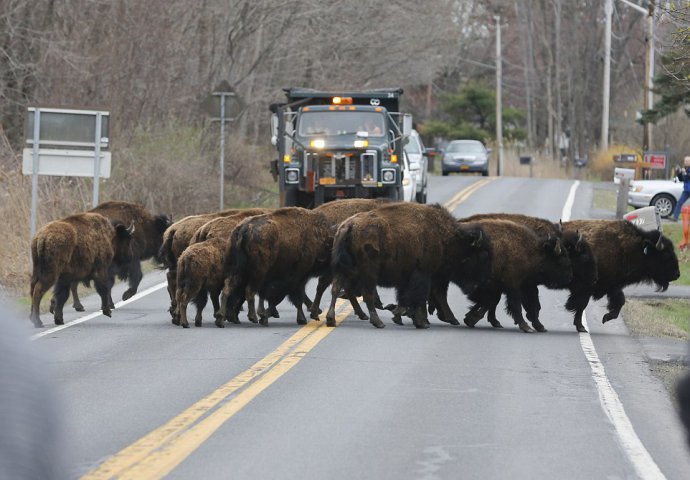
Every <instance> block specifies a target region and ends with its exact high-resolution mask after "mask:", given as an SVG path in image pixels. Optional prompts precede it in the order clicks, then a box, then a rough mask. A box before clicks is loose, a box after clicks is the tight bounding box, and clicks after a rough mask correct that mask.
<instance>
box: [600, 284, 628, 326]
mask: <svg viewBox="0 0 690 480" xmlns="http://www.w3.org/2000/svg"><path fill="white" fill-rule="evenodd" d="M606 296H607V297H608V300H609V301H608V304H607V305H606V307H607V308H608V309H609V311H608V312H606V313H605V314H604V316H603V318H602V319H601V323H606V322H608V321H609V320H613V319H614V318H618V314H619V313H621V308H623V305H625V295H624V294H623V290H621V289H616V290H611V291H609V293H608V294H607V295H606Z"/></svg>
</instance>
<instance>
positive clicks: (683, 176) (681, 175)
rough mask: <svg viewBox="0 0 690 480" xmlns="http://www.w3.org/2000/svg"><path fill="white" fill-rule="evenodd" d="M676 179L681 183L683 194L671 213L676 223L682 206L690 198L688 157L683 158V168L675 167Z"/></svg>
mask: <svg viewBox="0 0 690 480" xmlns="http://www.w3.org/2000/svg"><path fill="white" fill-rule="evenodd" d="M676 177H677V178H678V180H680V181H681V182H683V193H682V194H681V195H680V200H678V203H677V204H676V209H675V210H674V211H673V220H674V221H676V222H677V221H678V217H680V210H681V209H682V208H683V204H684V203H685V202H686V201H687V200H688V198H690V157H685V159H684V160H683V168H680V167H676Z"/></svg>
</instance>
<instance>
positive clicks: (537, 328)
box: [532, 322, 548, 333]
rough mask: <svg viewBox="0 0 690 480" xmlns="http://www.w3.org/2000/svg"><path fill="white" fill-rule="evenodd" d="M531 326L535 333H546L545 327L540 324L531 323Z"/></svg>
mask: <svg viewBox="0 0 690 480" xmlns="http://www.w3.org/2000/svg"><path fill="white" fill-rule="evenodd" d="M532 326H533V327H534V329H535V330H536V331H537V332H541V333H544V332H548V330H547V329H546V327H545V326H544V325H543V324H542V323H541V322H532Z"/></svg>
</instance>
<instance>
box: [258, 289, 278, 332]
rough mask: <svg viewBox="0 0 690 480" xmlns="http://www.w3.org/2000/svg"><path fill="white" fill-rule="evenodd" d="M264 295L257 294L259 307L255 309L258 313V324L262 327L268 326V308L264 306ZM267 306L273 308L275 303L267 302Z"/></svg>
mask: <svg viewBox="0 0 690 480" xmlns="http://www.w3.org/2000/svg"><path fill="white" fill-rule="evenodd" d="M264 301H265V300H264V297H262V296H261V295H259V308H257V309H256V313H257V314H258V315H259V325H263V326H264V327H267V326H268V314H269V312H268V310H266V307H265V306H264ZM268 308H275V305H271V304H269V306H268Z"/></svg>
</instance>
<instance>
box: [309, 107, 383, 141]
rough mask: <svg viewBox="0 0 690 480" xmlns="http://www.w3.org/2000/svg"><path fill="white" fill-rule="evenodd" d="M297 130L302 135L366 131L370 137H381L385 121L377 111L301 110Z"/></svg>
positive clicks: (311, 135)
mask: <svg viewBox="0 0 690 480" xmlns="http://www.w3.org/2000/svg"><path fill="white" fill-rule="evenodd" d="M298 132H299V135H300V136H302V137H314V136H318V135H326V136H328V135H354V134H356V133H357V132H367V133H368V134H369V136H370V137H382V136H383V135H384V132H385V123H384V118H383V114H381V113H378V112H353V111H344V112H343V111H328V112H323V111H322V112H303V113H302V115H301V116H300V120H299V127H298Z"/></svg>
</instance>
